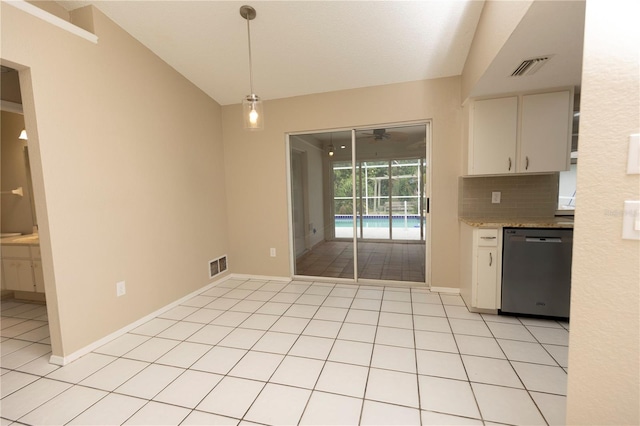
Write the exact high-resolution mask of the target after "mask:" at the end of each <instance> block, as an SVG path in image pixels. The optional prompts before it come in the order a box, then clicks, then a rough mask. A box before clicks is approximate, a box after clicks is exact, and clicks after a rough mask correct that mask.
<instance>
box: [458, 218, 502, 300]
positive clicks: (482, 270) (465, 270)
mask: <svg viewBox="0 0 640 426" xmlns="http://www.w3.org/2000/svg"><path fill="white" fill-rule="evenodd" d="M460 226H461V228H460V255H461V256H460V260H461V285H460V294H461V295H462V297H463V299H464V301H465V303H466V304H467V306H468V307H470V308H475V309H480V310H492V311H495V310H497V309H499V308H500V283H501V279H500V278H501V274H500V271H501V269H502V268H501V266H500V265H501V256H500V254H501V252H502V249H501V247H502V233H501V232H500V229H498V228H475V227H472V226H469V225H466V224H464V223H463V224H461V225H460Z"/></svg>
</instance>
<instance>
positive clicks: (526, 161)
mask: <svg viewBox="0 0 640 426" xmlns="http://www.w3.org/2000/svg"><path fill="white" fill-rule="evenodd" d="M524 169H525V170H529V157H528V156H527V157H525V166H524Z"/></svg>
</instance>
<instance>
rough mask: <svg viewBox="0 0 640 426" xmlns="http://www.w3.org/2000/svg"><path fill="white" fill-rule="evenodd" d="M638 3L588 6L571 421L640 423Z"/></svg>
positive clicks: (573, 302)
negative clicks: (628, 221) (626, 236)
mask: <svg viewBox="0 0 640 426" xmlns="http://www.w3.org/2000/svg"><path fill="white" fill-rule="evenodd" d="M639 12H640V10H639V7H638V3H637V2H616V3H615V6H612V5H611V4H610V3H608V2H597V1H587V9H586V25H585V41H584V62H583V75H582V99H581V115H580V159H579V163H578V189H577V190H578V200H579V201H578V207H577V210H576V222H575V235H574V256H573V280H572V281H573V282H572V292H571V333H570V334H571V336H570V345H569V384H568V401H567V422H568V423H569V424H592V425H605V424H610V425H637V424H639V423H640V390H639V388H640V368H639V366H640V362H639V361H640V350H639V348H640V327H639V325H640V309H639V304H640V291H639V289H640V242H639V241H631V240H623V239H622V238H621V235H622V215H623V214H624V213H623V207H624V201H625V200H639V199H640V177H639V176H638V175H627V174H626V164H627V152H628V144H629V135H630V134H633V133H639V132H640V93H639V89H640V87H639V83H638V75H639V65H638V52H639V51H640V46H639V40H640V30H639V28H640V27H639V26H638V23H637V17H638V14H639Z"/></svg>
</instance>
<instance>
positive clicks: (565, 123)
mask: <svg viewBox="0 0 640 426" xmlns="http://www.w3.org/2000/svg"><path fill="white" fill-rule="evenodd" d="M572 119H573V116H572V111H571V92H570V91H568V90H565V91H563V92H553V93H540V94H535V95H525V96H523V97H522V127H521V130H520V159H519V162H518V170H519V171H520V172H524V173H536V172H559V171H563V170H568V169H569V161H570V158H569V154H570V147H571V132H570V130H571V122H572Z"/></svg>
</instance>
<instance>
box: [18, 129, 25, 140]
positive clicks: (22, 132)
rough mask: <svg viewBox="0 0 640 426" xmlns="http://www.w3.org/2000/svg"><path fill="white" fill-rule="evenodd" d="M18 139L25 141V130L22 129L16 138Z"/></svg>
mask: <svg viewBox="0 0 640 426" xmlns="http://www.w3.org/2000/svg"><path fill="white" fill-rule="evenodd" d="M18 139H20V140H23V141H26V140H27V130H26V129H23V130H22V131H21V132H20V136H18Z"/></svg>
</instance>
